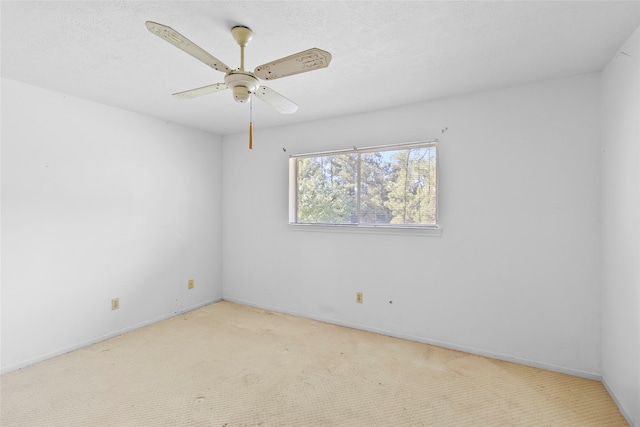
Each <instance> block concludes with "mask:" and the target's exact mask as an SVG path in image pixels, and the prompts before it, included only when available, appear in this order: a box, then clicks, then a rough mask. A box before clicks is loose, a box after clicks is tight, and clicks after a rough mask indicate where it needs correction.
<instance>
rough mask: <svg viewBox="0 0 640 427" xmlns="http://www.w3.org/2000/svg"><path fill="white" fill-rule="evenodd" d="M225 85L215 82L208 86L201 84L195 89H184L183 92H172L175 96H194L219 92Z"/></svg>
mask: <svg viewBox="0 0 640 427" xmlns="http://www.w3.org/2000/svg"><path fill="white" fill-rule="evenodd" d="M226 88H227V85H226V84H224V83H215V84H212V85H208V86H202V87H199V88H196V89H191V90H185V91H184V92H178V93H174V94H173V96H175V97H176V98H195V97H197V96H202V95H208V94H210V93H214V92H219V91H221V90H225V89H226Z"/></svg>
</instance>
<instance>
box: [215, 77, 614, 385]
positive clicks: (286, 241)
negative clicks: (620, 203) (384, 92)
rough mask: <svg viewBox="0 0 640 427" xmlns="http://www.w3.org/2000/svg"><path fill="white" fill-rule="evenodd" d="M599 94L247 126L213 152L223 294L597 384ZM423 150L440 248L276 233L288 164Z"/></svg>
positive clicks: (509, 98)
mask: <svg viewBox="0 0 640 427" xmlns="http://www.w3.org/2000/svg"><path fill="white" fill-rule="evenodd" d="M599 94H600V93H599V74H589V75H583V76H578V77H573V78H567V79H561V80H554V81H548V82H542V83H537V84H531V85H527V86H520V87H514V88H509V89H504V90H497V91H491V92H483V93H477V94H471V95H466V96H460V97H455V98H448V99H442V100H439V101H434V102H429V103H423V104H417V105H410V106H406V107H403V108H394V109H389V110H384V111H379V112H375V113H370V114H364V115H358V116H352V117H344V118H341V119H334V120H323V121H318V122H313V123H307V124H303V125H296V126H288V127H283V128H278V129H270V130H260V118H259V117H254V150H252V151H249V150H248V148H247V135H245V134H241V135H232V136H226V137H225V138H224V143H223V159H224V161H223V168H224V171H223V176H224V182H223V204H222V209H223V224H224V228H223V282H224V289H223V297H224V298H225V299H228V300H232V301H237V302H243V303H247V304H250V305H255V306H260V307H265V308H269V309H274V310H279V311H283V312H289V313H295V314H299V315H302V316H307V317H312V318H317V319H322V320H326V321H329V322H333V323H338V324H344V325H349V326H354V327H357V328H362V329H368V330H375V331H379V332H383V333H388V334H391V335H395V336H401V337H406V338H411V339H415V340H419V341H426V342H432V343H437V344H441V345H445V346H449V347H454V348H461V349H465V350H468V351H472V352H476V353H480V354H488V355H494V356H497V357H500V358H505V359H512V360H517V361H519V362H523V363H528V364H533V365H539V366H544V367H547V368H551V369H557V370H560V371H565V372H570V373H574V374H578V375H584V376H589V377H595V378H599V375H600V373H601V366H600V345H599V343H600V301H599V297H600V253H599V243H600V242H599V241H600V233H599V226H600V225H599V200H600V162H599V148H600V145H599V144H600V99H599ZM301 108H304V106H302V107H301ZM445 127H446V128H448V130H447V131H446V132H445V133H442V130H443V129H444V128H445ZM430 138H439V140H440V144H439V155H440V158H439V162H440V163H439V167H440V169H439V171H440V183H439V185H440V218H441V225H442V227H443V232H442V235H441V236H440V237H424V236H411V235H410V236H407V235H396V234H385V235H380V234H362V233H343V232H309V231H295V230H292V229H291V228H289V227H288V225H287V219H288V216H287V214H288V210H287V209H288V208H287V206H288V205H287V203H288V202H287V196H288V194H287V188H288V187H287V186H288V182H287V179H288V172H287V160H288V155H289V154H297V153H304V152H314V151H323V150H330V149H338V148H349V147H352V146H354V145H356V146H361V147H362V146H371V145H378V144H388V143H401V142H407V141H416V140H421V139H430ZM283 148H285V149H286V150H287V151H286V152H284V151H283ZM356 291H362V292H364V303H363V304H356V303H355V293H356ZM389 301H393V303H392V304H391V303H389Z"/></svg>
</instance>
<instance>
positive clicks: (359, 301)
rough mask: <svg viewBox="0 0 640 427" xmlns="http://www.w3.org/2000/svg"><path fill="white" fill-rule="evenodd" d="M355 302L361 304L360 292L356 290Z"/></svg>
mask: <svg viewBox="0 0 640 427" xmlns="http://www.w3.org/2000/svg"><path fill="white" fill-rule="evenodd" d="M356 302H357V303H358V304H362V292H356Z"/></svg>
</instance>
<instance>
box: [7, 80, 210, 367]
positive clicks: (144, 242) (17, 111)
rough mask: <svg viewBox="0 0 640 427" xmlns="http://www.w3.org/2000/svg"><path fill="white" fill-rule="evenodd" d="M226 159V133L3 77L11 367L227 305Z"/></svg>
mask: <svg viewBox="0 0 640 427" xmlns="http://www.w3.org/2000/svg"><path fill="white" fill-rule="evenodd" d="M220 165H221V138H220V137H218V136H213V135H209V134H206V133H203V132H200V131H196V130H192V129H189V128H185V127H182V126H178V125H174V124H170V123H166V122H164V121H160V120H157V119H152V118H149V117H146V116H142V115H139V114H134V113H131V112H127V111H123V110H119V109H115V108H111V107H107V106H104V105H100V104H96V103H92V102H89V101H84V100H80V99H76V98H73V97H71V96H67V95H63V94H60V93H55V92H50V91H46V90H43V89H39V88H36V87H33V86H29V85H25V84H22V83H19V82H16V81H12V80H6V79H3V80H2V336H1V342H2V370H3V371H4V372H6V371H9V370H12V369H16V368H19V367H21V366H25V365H27V364H29V363H32V362H35V361H38V360H42V359H45V358H48V357H51V356H53V355H56V354H60V353H63V352H66V351H69V350H71V349H73V348H77V347H79V346H82V345H85V344H87V343H90V342H94V341H97V340H100V339H103V338H106V337H108V336H112V335H117V334H118V333H121V332H123V331H126V330H130V329H133V328H135V327H139V326H142V325H144V324H147V323H150V322H153V321H156V320H159V319H162V318H166V317H169V316H171V315H174V314H176V313H179V312H182V311H185V310H188V309H190V308H194V307H197V306H200V305H203V304H206V303H208V302H212V301H215V300H216V299H219V298H220V297H221V295H222V282H221V271H222V270H221V266H220V260H221V209H220V197H221V183H222V176H221V167H220ZM189 279H195V288H194V289H193V290H191V291H188V290H187V281H188V280H189ZM115 297H119V298H120V309H119V310H117V311H111V299H112V298H115Z"/></svg>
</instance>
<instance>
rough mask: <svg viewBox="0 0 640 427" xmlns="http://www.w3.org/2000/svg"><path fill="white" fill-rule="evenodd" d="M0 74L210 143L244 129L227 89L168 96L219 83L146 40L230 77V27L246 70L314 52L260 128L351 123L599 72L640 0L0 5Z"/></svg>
mask: <svg viewBox="0 0 640 427" xmlns="http://www.w3.org/2000/svg"><path fill="white" fill-rule="evenodd" d="M0 13H1V21H2V22H1V23H2V38H1V52H2V58H1V59H2V76H3V77H7V78H10V79H14V80H19V81H23V82H26V83H30V84H33V85H36V86H40V87H44V88H48V89H52V90H55V91H59V92H64V93H67V94H70V95H74V96H77V97H81V98H86V99H90V100H94V101H98V102H101V103H104V104H109V105H113V106H117V107H121V108H124V109H127V110H132V111H137V112H141V113H144V114H148V115H151V116H155V117H158V118H162V119H166V120H169V121H172V122H176V123H182V124H185V125H188V126H192V127H195V128H199V129H203V130H207V131H209V132H212V133H216V134H220V135H226V134H230V133H236V132H245V131H246V129H247V124H248V118H249V107H248V105H246V104H239V103H236V102H234V101H233V99H232V96H231V92H230V91H224V92H219V93H215V94H211V95H207V96H203V97H200V98H196V99H187V100H184V99H175V98H173V97H171V96H170V94H171V93H174V92H178V91H182V90H187V89H192V88H196V87H199V86H204V85H208V84H212V83H216V82H222V81H223V77H224V75H223V74H222V73H220V72H217V71H215V70H213V69H211V68H209V67H207V66H206V65H204V64H202V63H201V62H199V61H198V60H196V59H194V58H192V57H191V56H189V55H187V54H185V53H184V52H182V51H180V50H179V49H177V48H175V47H174V46H172V45H170V44H168V43H166V42H165V41H163V40H161V39H160V38H158V37H156V36H155V35H153V34H151V33H150V32H148V31H147V29H146V27H145V25H144V23H145V21H147V20H152V21H156V22H159V23H162V24H165V25H168V26H170V27H172V28H174V29H175V30H177V31H178V32H180V33H182V34H183V35H185V36H186V37H188V38H189V39H190V40H192V41H193V42H195V43H196V44H198V45H199V46H200V47H202V48H204V49H205V50H207V51H209V52H210V53H211V54H213V55H214V56H216V57H217V58H219V59H220V60H222V61H224V62H225V63H226V64H228V65H229V66H231V67H232V68H237V67H239V62H240V50H239V47H238V45H237V44H236V42H235V41H234V40H233V38H232V37H231V34H230V32H229V30H230V28H231V27H232V26H234V25H238V24H241V25H246V26H249V27H251V28H252V29H253V31H254V33H255V34H254V38H253V40H252V41H251V43H250V44H249V46H248V47H247V48H246V54H245V57H246V68H247V69H250V70H253V68H255V67H256V66H257V65H260V64H262V63H265V62H268V61H270V60H273V59H277V58H280V57H283V56H287V55H290V54H292V53H296V52H299V51H302V50H305V49H307V48H311V47H319V48H321V49H324V50H327V51H329V52H331V53H332V55H333V61H332V63H331V65H330V66H329V67H328V68H325V69H322V70H317V71H313V72H309V73H305V74H299V75H295V76H290V77H287V78H283V79H279V80H274V81H270V82H269V83H268V86H269V87H271V88H272V89H274V90H276V91H278V92H280V93H281V94H283V95H284V96H286V97H288V98H290V99H291V100H293V101H295V102H296V103H297V104H299V106H300V108H299V110H298V112H297V113H296V114H293V115H281V114H279V113H277V112H275V111H273V110H272V109H270V107H269V106H267V105H265V104H263V103H262V102H260V101H259V100H256V101H255V102H254V107H253V122H254V128H257V129H259V128H267V127H273V126H280V125H286V124H292V123H300V122H305V121H311V120H317V119H322V118H328V117H336V116H342V115H347V114H357V113H361V112H366V111H372V110H379V109H382V108H387V107H391V106H397V105H404V104H410V103H415V102H420V101H425V100H430V99H435V98H441V97H445V96H450V95H455V94H461V93H469V92H476V91H481V90H487V89H494V88H499V87H507V86H512V85H516V84H522V83H527V82H532V81H539V80H545V79H552V78H558V77H565V76H571V75H577V74H582V73H588V72H596V71H600V70H601V69H602V68H603V67H604V65H605V64H606V63H607V62H608V61H609V60H610V59H611V58H612V57H613V55H614V54H615V52H616V50H617V49H618V48H619V47H620V46H621V44H622V43H623V42H624V41H625V40H626V39H627V38H628V37H629V35H630V34H631V33H632V32H633V30H634V29H635V28H636V27H637V26H638V25H640V2H638V1H626V2H625V1H623V2H616V1H564V2H554V1H532V2H510V1H494V2H485V1H472V2H460V1H455V2H454V1H444V2H437V1H436V2H433V1H429V2H427V1H419V2H418V1H415V2H401V1H376V2H368V1H354V2H351V1H339V2H325V1H314V2H310V1H304V2H303V1H284V2H279V1H260V2H253V1H232V2H227V1H189V2H187V1H161V2H155V1H108V2H106V1H103V2H96V1H85V2H77V1H75V2H70V1H69V2H68V1H64V2H57V1H42V2H31V1H19V2H10V1H2V3H1V11H0Z"/></svg>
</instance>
